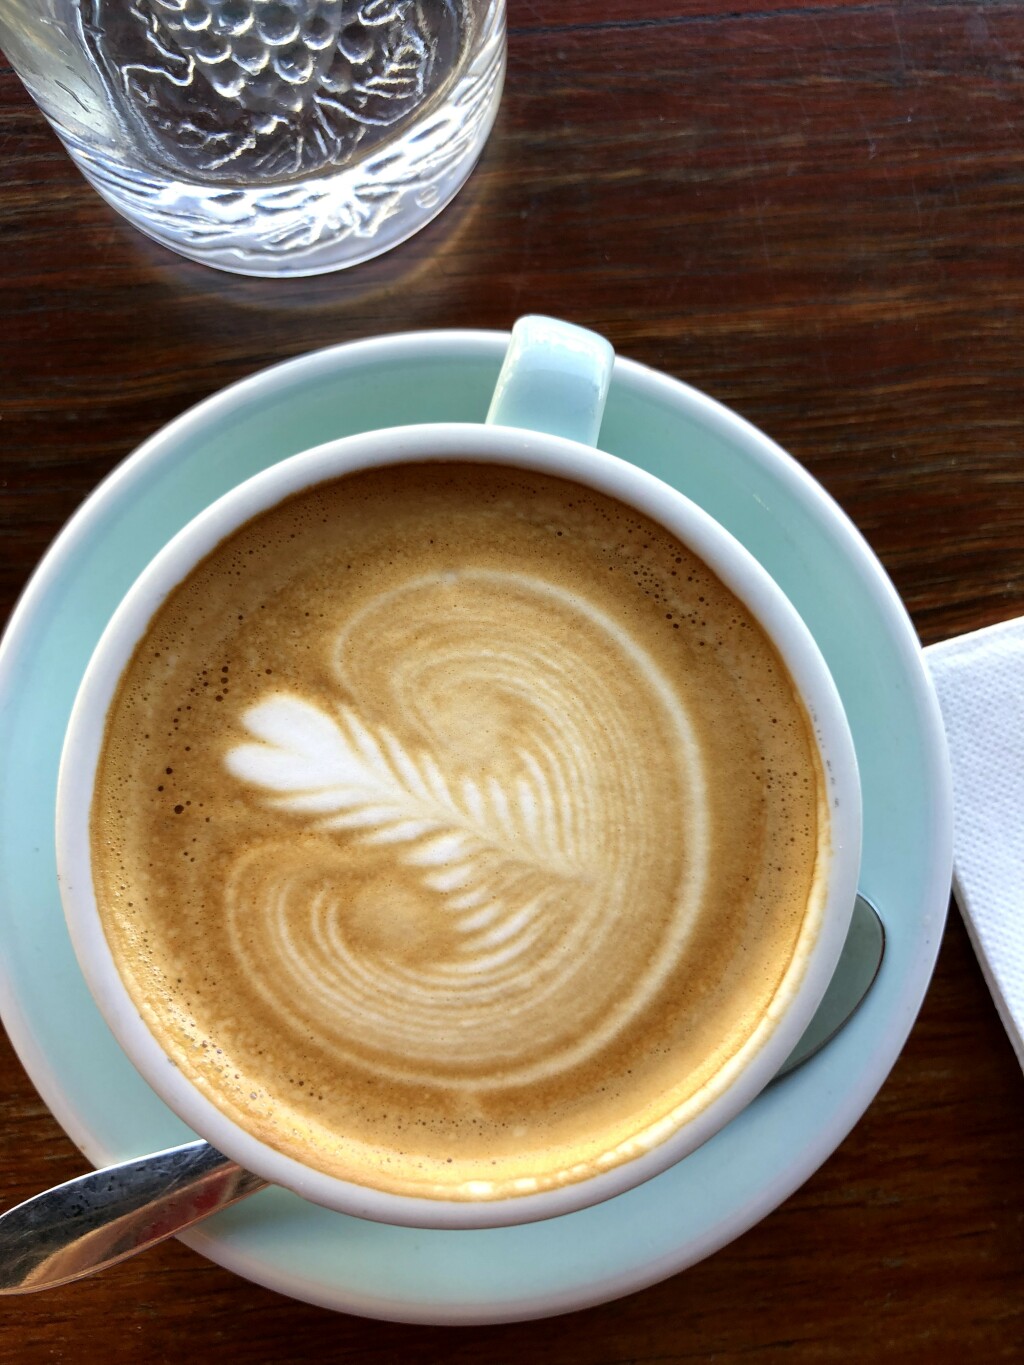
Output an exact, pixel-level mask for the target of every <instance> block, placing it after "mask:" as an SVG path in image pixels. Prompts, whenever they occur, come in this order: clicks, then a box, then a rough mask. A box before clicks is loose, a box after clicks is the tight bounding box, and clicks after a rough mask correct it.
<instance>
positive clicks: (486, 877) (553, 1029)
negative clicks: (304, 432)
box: [91, 460, 828, 1199]
mask: <svg viewBox="0 0 1024 1365" xmlns="http://www.w3.org/2000/svg"><path fill="white" fill-rule="evenodd" d="M823 791H824V781H823V774H822V772H821V771H820V764H819V760H818V757H817V750H816V746H815V744H814V739H813V735H812V732H811V727H810V724H809V720H808V717H807V716H806V714H805V712H804V709H803V707H802V704H801V702H800V700H799V698H798V697H797V695H796V693H795V690H794V687H793V684H792V682H791V680H790V678H789V676H788V674H787V672H786V670H785V667H784V666H783V664H782V662H781V660H780V658H779V656H778V654H777V652H776V650H775V648H774V646H773V645H772V643H771V642H770V640H769V639H768V638H767V637H766V635H765V633H764V632H763V630H762V629H761V627H760V626H759V625H758V624H757V622H756V621H755V619H754V618H753V616H752V615H751V614H750V613H749V612H748V611H747V609H746V608H745V607H744V606H743V605H742V604H741V603H740V602H739V601H738V600H737V599H736V598H735V597H734V596H733V594H732V593H730V592H729V591H728V590H727V589H726V588H725V587H724V586H723V584H722V583H721V582H720V581H719V580H718V579H717V578H716V577H715V576H714V575H713V574H712V573H711V572H710V570H709V569H708V568H707V566H705V565H704V564H703V563H702V562H701V561H700V560H699V559H697V558H696V557H695V556H694V555H693V554H692V553H690V552H689V551H688V550H687V549H686V548H685V547H684V546H683V545H682V544H680V543H679V541H678V540H676V539H675V538H674V537H673V536H672V535H671V534H670V533H669V532H668V531H666V530H664V529H663V528H661V527H660V526H658V525H657V524H656V523H654V522H652V521H650V520H648V519H647V518H645V517H644V516H642V515H641V514H639V513H638V512H636V511H634V510H633V509H631V508H629V507H627V506H624V505H623V504H620V503H618V502H616V501H614V500H612V499H610V498H608V497H605V496H603V495H601V494H598V493H596V492H593V491H591V490H588V489H586V488H584V487H582V486H580V485H577V484H574V483H571V482H567V481H565V480H562V479H559V478H554V477H549V476H546V475H541V474H536V473H531V472H527V471H522V470H517V469H514V468H509V467H504V466H499V465H494V464H490V463H479V464H473V463H465V462H449V461H440V460H438V461H433V462H431V461H428V462H424V463H420V464H412V465H408V464H407V465H401V466H392V467H385V468H380V469H375V470H369V471H365V472H361V473H357V474H352V475H348V476H346V477H343V478H339V479H336V480H332V481H330V482H327V483H324V484H320V485H318V486H316V487H314V488H312V489H309V490H307V491H305V492H302V493H300V494H298V495H296V496H294V497H292V498H290V499H288V500H287V501H285V502H283V503H282V504H281V505H279V506H278V507H276V508H274V509H273V510H272V511H270V512H268V513H265V514H264V515H262V516H260V517H258V518H256V519H255V520H253V521H251V522H249V523H248V524H247V525H245V526H244V527H242V528H241V530H239V531H237V532H236V533H234V534H233V535H231V536H229V537H228V538H227V539H226V540H224V541H223V542H222V543H221V544H220V545H219V546H218V547H217V549H216V550H215V551H214V552H213V553H212V554H211V555H209V556H208V557H207V558H206V559H205V560H204V561H203V562H202V563H201V564H199V565H198V566H197V567H196V568H195V569H194V570H193V571H192V573H191V574H190V575H189V577H188V578H187V579H186V581H185V582H184V583H183V584H181V585H180V586H179V587H178V588H177V589H176V590H175V591H174V592H173V593H172V595H171V596H170V598H169V599H168V600H167V601H166V602H165V604H164V605H163V606H162V607H161V608H160V610H159V611H158V612H157V614H156V615H155V617H154V619H153V620H152V622H151V623H150V626H149V628H148V630H147V632H146V634H145V636H144V638H143V640H142V641H141V643H140V644H139V645H138V647H137V649H136V651H135V653H134V656H133V658H132V659H131V661H130V663H129V665H128V667H127V669H126V670H125V673H124V676H123V678H122V681H121V684H120V688H119V691H118V694H117V697H116V700H115V703H114V705H113V707H112V708H111V711H110V713H109V717H108V722H107V730H106V734H105V738H104V745H103V751H102V757H101V762H100V769H99V773H98V778H97V783H96V788H95V796H94V804H93V810H92V817H91V837H92V851H93V864H94V881H95V886H96V892H97V899H98V903H99V906H100V911H101V915H102V919H103V924H104V929H105V932H106V935H107V938H108V941H109V943H110V945H111V948H112V950H113V952H114V955H115V958H116V961H117V963H118V968H119V970H120V972H121V974H122V976H123V978H124V980H125V983H126V985H127V987H128V989H129V991H130V993H131V995H132V997H133V999H134V1001H135V1003H136V1005H137V1007H138V1009H139V1010H140V1012H141V1013H142V1015H143V1016H144V1018H145V1020H146V1022H147V1024H148V1025H149V1027H150V1029H151V1030H152V1031H153V1032H154V1033H155V1035H156V1036H157V1037H158V1039H159V1040H160V1042H161V1044H162V1046H163V1047H164V1049H165V1051H166V1053H167V1055H168V1057H169V1058H170V1059H171V1060H172V1061H173V1063H174V1064H175V1065H176V1066H178V1067H179V1068H181V1070H182V1071H183V1072H184V1073H185V1074H186V1075H187V1076H188V1077H189V1078H190V1079H191V1080H192V1081H194V1082H195V1084H196V1085H197V1086H198V1087H199V1088H200V1089H201V1090H202V1091H203V1092H204V1093H205V1094H206V1095H207V1096H208V1098H209V1099H210V1100H211V1101H212V1102H213V1103H214V1104H215V1105H217V1106H218V1107H219V1108H220V1109H222V1110H223V1111H224V1112H225V1113H226V1114H228V1115H229V1116H230V1117H231V1118H232V1119H233V1120H234V1121H235V1122H236V1123H238V1124H240V1125H241V1126H242V1127H244V1128H246V1129H248V1130H249V1131H250V1132H252V1133H253V1134H254V1135H255V1136H257V1137H258V1138H260V1139H261V1140H263V1141H265V1142H267V1143H268V1144H270V1145H271V1146H273V1147H275V1148H277V1149H278V1150H280V1151H282V1152H285V1153H287V1154H288V1155H290V1156H292V1157H294V1158H296V1159H297V1160H299V1161H302V1162H304V1163H305V1164H307V1165H310V1166H312V1167H315V1168H316V1169H319V1170H322V1171H325V1172H327V1173H329V1174H332V1175H336V1176H339V1177H341V1178H344V1179H348V1180H352V1181H354V1182H356V1183H359V1184H363V1185H367V1186H372V1187H374V1188H378V1189H383V1190H387V1191H391V1192H395V1193H401V1194H411V1195H421V1196H426V1197H433V1198H443V1199H491V1198H504V1197H508V1196H509V1195H515V1194H523V1193H532V1192H535V1191H538V1190H543V1189H548V1188H552V1187H555V1186H559V1185H564V1184H567V1183H570V1182H573V1181H576V1180H579V1179H582V1178H585V1177H587V1176H590V1175H592V1174H594V1173H595V1172H597V1171H600V1170H602V1169H606V1168H608V1167H610V1166H613V1165H615V1164H617V1163H618V1162H621V1161H623V1160H626V1159H628V1158H629V1157H631V1156H633V1155H636V1154H637V1153H638V1152H640V1151H642V1150H645V1149H646V1148H648V1147H650V1146H651V1145H653V1144H655V1143H656V1142H659V1141H661V1140H662V1139H663V1138H664V1137H665V1136H666V1135H667V1133H668V1132H669V1131H671V1129H672V1128H673V1127H674V1126H676V1125H678V1123H679V1122H681V1121H684V1120H685V1119H686V1118H687V1117H689V1116H690V1115H692V1114H693V1113H694V1112H697V1111H698V1110H699V1109H700V1107H701V1106H702V1105H704V1104H706V1103H707V1102H709V1100H710V1099H711V1098H713V1096H714V1094H715V1086H716V1084H717V1083H718V1079H719V1078H721V1077H723V1076H727V1075H728V1074H729V1068H730V1065H732V1064H733V1063H735V1061H736V1059H738V1058H739V1057H740V1056H741V1055H742V1054H743V1051H744V1049H745V1048H747V1047H749V1045H750V1042H751V1040H752V1039H753V1038H755V1036H760V1034H761V1033H763V1026H764V1022H765V1020H766V1018H768V1017H769V1016H770V1014H771V1011H772V1010H773V1009H774V1008H776V1007H777V998H776V997H777V993H778V988H779V983H780V982H781V981H782V979H783V978H784V977H785V976H786V975H787V973H789V972H790V969H791V967H792V965H793V962H794V955H796V954H797V953H798V952H799V951H800V946H799V945H800V944H801V942H803V938H802V935H804V931H805V929H806V926H807V923H808V919H809V917H810V918H811V919H813V917H814V915H816V914H817V913H818V910H819V909H820V906H819V904H818V901H819V900H820V897H821V883H822V878H823V872H822V869H823V864H824V862H825V861H826V860H827V851H828V817H827V805H826V802H825V800H824V796H823ZM759 1031H760V1032H759Z"/></svg>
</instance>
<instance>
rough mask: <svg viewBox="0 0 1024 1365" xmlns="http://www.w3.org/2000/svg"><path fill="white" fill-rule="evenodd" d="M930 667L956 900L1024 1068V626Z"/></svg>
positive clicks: (965, 641)
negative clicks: (948, 795) (944, 756)
mask: <svg viewBox="0 0 1024 1365" xmlns="http://www.w3.org/2000/svg"><path fill="white" fill-rule="evenodd" d="M925 658H926V660H927V662H928V667H929V669H930V670H931V675H932V678H933V679H934V681H935V688H936V691H937V692H938V694H939V705H940V706H941V708H942V716H943V720H944V721H945V725H946V734H947V736H948V739H949V756H950V762H951V764H952V768H953V812H954V836H953V890H954V893H955V895H956V899H957V904H958V905H959V906H960V910H961V912H962V914H963V917H964V923H965V924H966V926H967V932H968V934H970V936H971V941H972V943H973V944H974V949H975V952H976V953H977V954H978V960H979V961H980V963H981V969H982V971H983V972H984V974H985V979H986V980H987V981H988V984H989V988H990V989H991V991H992V996H993V998H994V1000H995V1002H996V1007H997V1009H998V1010H999V1013H1000V1015H1001V1017H1002V1020H1003V1023H1004V1024H1005V1025H1006V1031H1007V1033H1008V1034H1009V1035H1010V1041H1011V1042H1012V1043H1013V1046H1014V1050H1015V1051H1016V1053H1017V1060H1018V1061H1019V1062H1020V1063H1021V1066H1022V1067H1024V618H1021V619H1019V620H1016V621H1007V622H1005V623H1004V624H1003V625H998V626H989V627H988V628H987V629H986V630H978V631H974V632H973V633H972V634H970V635H961V636H959V637H958V638H956V639H954V640H946V641H944V642H943V643H942V644H938V645H932V646H931V648H929V649H926V650H925Z"/></svg>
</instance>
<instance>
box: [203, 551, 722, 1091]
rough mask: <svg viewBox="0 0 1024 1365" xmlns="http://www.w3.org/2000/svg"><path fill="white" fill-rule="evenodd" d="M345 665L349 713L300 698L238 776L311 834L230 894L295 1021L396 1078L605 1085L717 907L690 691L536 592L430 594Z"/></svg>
mask: <svg viewBox="0 0 1024 1365" xmlns="http://www.w3.org/2000/svg"><path fill="white" fill-rule="evenodd" d="M510 606H511V607H512V608H514V609H513V610H512V611H511V612H510V611H509V607H510ZM510 619H514V620H515V621H516V622H517V628H516V630H515V632H510V630H509V628H508V625H507V622H508V621H509V620H510ZM568 641H571V642H572V648H571V649H570V648H568V647H567V642H568ZM330 649H331V654H330V663H331V669H332V675H333V679H334V682H335V683H336V686H337V696H336V698H335V699H334V700H333V701H329V700H325V697H324V695H323V692H322V690H321V691H319V692H318V693H317V694H315V695H314V694H313V692H312V689H304V688H303V686H302V682H301V679H297V680H289V682H288V684H287V685H286V686H284V687H281V688H280V689H279V690H277V689H275V690H274V691H272V692H269V693H268V694H267V695H266V696H265V697H264V698H263V699H261V700H259V701H258V702H257V703H256V704H255V705H253V706H251V707H249V708H248V709H247V710H246V711H245V712H244V714H243V715H242V717H241V720H242V723H243V724H244V726H245V728H246V730H247V732H248V734H247V742H244V743H239V744H234V745H232V746H231V747H230V748H229V749H228V751H227V755H226V762H227V766H228V768H229V770H230V772H231V773H232V774H233V776H234V777H235V778H236V779H238V780H239V782H240V784H242V788H243V790H245V791H247V792H248V794H249V796H250V797H251V798H252V799H253V800H255V802H256V803H257V804H266V805H270V806H272V807H274V808H277V809H279V810H283V811H285V812H287V813H288V814H289V816H293V817H294V820H295V837H294V838H293V839H291V838H289V839H281V838H280V837H275V838H273V839H268V840H267V841H266V842H264V843H260V842H254V843H253V844H252V845H251V846H250V847H249V848H248V849H247V850H246V851H245V852H244V853H242V854H240V855H239V856H238V857H237V859H236V861H235V863H234V865H233V867H232V870H231V874H230V877H229V878H228V882H227V891H226V895H227V912H228V917H229V922H230V930H231V939H232V947H233V951H234V952H235V954H236V955H237V956H238V957H239V958H240V959H241V960H242V961H243V962H244V964H245V967H246V971H247V972H248V973H249V974H250V979H251V980H252V981H253V982H255V983H256V985H257V989H258V990H259V992H260V994H261V995H262V997H263V999H264V1000H265V1002H266V1004H267V1006H268V1007H269V1009H270V1010H271V1012H272V1013H273V1014H274V1015H275V1016H277V1017H279V1018H280V1019H281V1020H282V1022H283V1023H286V1024H287V1025H288V1026H290V1027H291V1028H293V1029H302V1030H306V1031H307V1032H310V1033H314V1034H315V1036H317V1037H318V1038H319V1039H320V1040H321V1042H322V1043H323V1044H324V1045H325V1046H329V1047H331V1048H333V1049H336V1050H337V1052H338V1053H339V1054H340V1055H343V1056H344V1057H345V1058H346V1059H347V1061H348V1062H349V1063H352V1064H356V1065H358V1066H362V1067H364V1068H367V1069H372V1070H373V1071H374V1072H376V1073H377V1074H387V1075H390V1076H393V1077H395V1078H397V1079H402V1080H407V1081H414V1082H415V1081H417V1080H420V1079H423V1080H427V1079H429V1080H430V1081H431V1082H432V1083H435V1084H436V1083H437V1081H438V1079H439V1078H441V1079H443V1081H444V1083H445V1084H447V1085H450V1086H456V1087H460V1086H461V1087H467V1088H472V1087H479V1088H486V1087H497V1086H511V1085H517V1084H523V1083H526V1082H530V1081H534V1080H537V1079H541V1078H545V1077H550V1076H552V1075H555V1074H557V1073H558V1072H559V1071H560V1070H563V1069H565V1068H567V1067H570V1066H574V1065H578V1064H580V1063H581V1062H585V1061H586V1060H587V1059H588V1058H589V1057H590V1056H592V1055H595V1054H597V1053H598V1051H599V1050H600V1049H601V1048H602V1047H603V1046H605V1045H606V1044H607V1043H609V1042H610V1041H611V1040H613V1039H614V1038H615V1036H616V1035H617V1034H619V1033H620V1031H621V1030H623V1029H624V1028H625V1027H626V1026H627V1025H630V1024H633V1023H635V1022H636V1020H637V1018H638V1016H639V1015H640V1014H641V1012H642V1011H643V1010H644V1009H646V1008H649V1007H650V1006H651V1005H652V1004H653V1003H654V1001H655V999H656V997H657V994H658V991H659V989H661V988H662V987H663V986H664V984H665V981H666V979H667V976H668V973H669V972H670V971H671V970H672V969H673V968H674V967H675V966H676V965H677V964H678V962H679V958H680V953H681V951H682V950H683V949H684V947H685V942H686V938H687V934H688V931H689V928H690V926H691V924H692V922H693V919H694V917H695V915H696V914H697V912H698V909H699V903H700V899H701V895H702V888H703V884H704V878H705V845H706V832H705V828H704V823H703V822H704V819H705V817H704V815H703V812H704V810H705V805H706V802H705V799H704V794H703V777H702V771H701V761H700V754H699V751H698V747H697V744H696V741H695V738H694V733H693V728H692V726H691V724H690V722H689V720H688V717H687V714H686V711H685V709H684V706H683V704H682V702H681V701H680V698H679V695H678V690H675V691H674V690H673V689H672V688H670V687H669V685H668V683H667V682H666V681H665V680H664V678H663V677H662V675H661V673H660V672H659V669H658V667H657V666H656V665H655V663H654V662H653V661H652V660H651V658H650V657H649V656H648V655H647V654H646V653H645V651H644V650H643V649H642V648H641V647H640V646H639V645H638V644H637V643H636V642H635V641H634V640H632V639H631V638H630V636H629V635H628V633H627V632H626V631H625V630H624V629H623V627H622V626H621V625H620V624H619V623H617V622H616V621H614V620H613V619H612V618H611V617H609V616H608V615H606V614H605V613H604V612H603V611H601V610H600V609H599V608H597V607H596V606H593V605H591V604H589V603H588V602H586V601H585V600H583V599H582V598H581V597H580V596H578V595H577V594H574V593H570V592H568V591H566V590H565V589H563V588H561V587H557V586H555V585H553V584H550V583H548V582H546V581H543V580H541V579H539V578H535V577H531V576H529V575H526V574H522V573H512V572H499V571H491V570H487V571H484V570H468V571H461V572H458V573H452V574H432V575H430V576H428V577H424V578H416V579H414V580H412V581H410V582H408V583H406V584H404V585H403V586H400V587H398V588H397V589H393V590H391V591H388V592H385V593H382V594H381V595H380V596H379V597H377V598H376V599H375V600H373V601H371V602H370V603H369V604H368V605H367V606H365V607H364V608H363V610H362V611H360V612H359V613H358V615H356V616H355V617H354V618H352V619H350V620H349V621H348V622H347V623H346V625H345V627H344V629H343V630H342V631H341V633H340V634H339V635H338V636H337V638H336V639H334V640H333V641H332V642H331V644H330ZM652 753H653V754H657V760H656V761H654V760H652ZM672 811H677V812H678V822H677V828H676V830H675V835H674V837H670V838H666V825H668V826H669V828H670V829H671V824H672V817H671V814H668V815H667V814H666V812H670V813H671V812H672ZM652 907H653V911H652ZM268 964H272V967H268Z"/></svg>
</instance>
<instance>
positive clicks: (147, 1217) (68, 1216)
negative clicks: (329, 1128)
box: [0, 1141, 266, 1294]
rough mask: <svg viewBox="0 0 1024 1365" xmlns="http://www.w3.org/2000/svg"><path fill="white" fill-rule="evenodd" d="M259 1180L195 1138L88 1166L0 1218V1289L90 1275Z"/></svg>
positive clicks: (258, 1185)
mask: <svg viewBox="0 0 1024 1365" xmlns="http://www.w3.org/2000/svg"><path fill="white" fill-rule="evenodd" d="M265 1184H266V1181H265V1180H263V1179H261V1178H260V1177H259V1176H257V1175H253V1174H251V1172H249V1171H245V1170H243V1169H242V1167H241V1166H239V1165H237V1164H236V1163H235V1162H234V1161H231V1160H229V1158H228V1157H226V1156H223V1155H222V1154H221V1153H220V1152H218V1151H217V1150H216V1149H215V1148H213V1147H211V1146H210V1145H209V1144H208V1143H206V1142H199V1141H197V1142H188V1143H186V1144H185V1145H184V1146H182V1147H172V1148H170V1149H169V1150H167V1151H164V1152H155V1153H153V1154H151V1155H149V1156H143V1157H139V1158H138V1159H137V1160H135V1161H126V1162H123V1163H122V1164H120V1165H118V1166H111V1167H108V1168H107V1169H106V1170H105V1171H102V1172H97V1171H90V1172H89V1173H88V1174H86V1175H82V1176H79V1177H78V1178H77V1179H76V1180H69V1181H67V1183H66V1184H64V1185H57V1186H56V1187H55V1188H54V1189H52V1190H47V1191H45V1193H43V1194H37V1195H36V1196H35V1197H34V1198H33V1199H27V1200H26V1201H25V1202H24V1203H23V1204H19V1205H18V1206H17V1207H16V1208H13V1209H11V1210H10V1211H9V1212H8V1213H5V1214H4V1215H3V1217H2V1218H0V1294H24V1293H26V1292H28V1291H31V1290H35V1289H48V1288H51V1287H52V1286H54V1285H58V1284H67V1283H68V1281H69V1280H77V1279H79V1278H81V1276H83V1275H90V1274H92V1272H93V1271H95V1270H102V1269H104V1268H105V1267H106V1266H110V1265H114V1264H116V1262H118V1261H123V1260H124V1259H125V1257H127V1256H132V1255H134V1254H135V1252H137V1251H141V1250H143V1248H145V1247H148V1246H152V1245H153V1244H154V1243H155V1242H162V1241H163V1240H164V1238H165V1237H173V1236H174V1234H175V1233H177V1232H183V1231H184V1229H185V1228H187V1227H191V1225H192V1224H193V1223H198V1222H199V1221H200V1219H202V1218H207V1217H209V1215H210V1214H211V1213H216V1212H217V1211H218V1210H219V1209H224V1208H227V1206H228V1205H229V1204H234V1203H235V1202H236V1201H237V1200H239V1199H244V1198H245V1197H246V1196H247V1195H250V1194H254V1193H255V1192H256V1191H257V1190H258V1189H262V1187H263V1186H264V1185H265Z"/></svg>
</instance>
